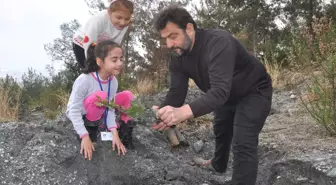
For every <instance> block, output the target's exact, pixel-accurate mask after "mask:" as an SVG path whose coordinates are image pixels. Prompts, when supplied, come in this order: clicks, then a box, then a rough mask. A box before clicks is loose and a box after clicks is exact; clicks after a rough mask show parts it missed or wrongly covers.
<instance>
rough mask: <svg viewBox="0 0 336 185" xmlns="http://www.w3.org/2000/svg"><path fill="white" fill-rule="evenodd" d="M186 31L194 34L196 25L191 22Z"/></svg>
mask: <svg viewBox="0 0 336 185" xmlns="http://www.w3.org/2000/svg"><path fill="white" fill-rule="evenodd" d="M186 32H187V33H188V35H192V34H194V32H195V28H194V25H193V24H191V23H188V24H187V27H186Z"/></svg>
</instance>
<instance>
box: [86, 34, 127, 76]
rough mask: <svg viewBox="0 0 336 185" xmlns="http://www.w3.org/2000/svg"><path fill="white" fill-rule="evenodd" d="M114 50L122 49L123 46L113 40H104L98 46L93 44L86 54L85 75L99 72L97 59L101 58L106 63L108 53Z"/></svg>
mask: <svg viewBox="0 0 336 185" xmlns="http://www.w3.org/2000/svg"><path fill="white" fill-rule="evenodd" d="M114 48H121V46H120V45H119V44H117V43H116V42H114V41H112V40H103V41H100V42H98V43H97V44H95V43H92V44H91V45H90V46H89V48H88V50H87V52H86V56H87V58H86V60H85V68H84V70H83V73H85V74H88V73H91V72H96V71H98V69H99V66H98V65H97V61H96V59H97V58H99V59H101V60H102V61H104V59H105V58H106V57H107V55H108V53H109V52H110V51H111V50H112V49H114Z"/></svg>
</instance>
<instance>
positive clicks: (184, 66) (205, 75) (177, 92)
mask: <svg viewBox="0 0 336 185" xmlns="http://www.w3.org/2000/svg"><path fill="white" fill-rule="evenodd" d="M154 27H155V29H156V30H157V31H158V32H160V35H161V37H162V38H164V39H165V40H166V44H167V47H168V48H170V49H171V50H172V53H173V55H172V56H171V58H170V62H169V71H170V76H171V84H170V88H169V91H168V93H167V95H166V98H165V100H164V102H163V104H162V105H161V106H160V107H158V106H153V108H154V109H157V116H158V117H159V118H160V119H161V120H162V122H161V123H159V124H154V125H153V126H152V128H153V129H156V130H165V129H167V128H169V127H171V126H174V125H176V124H179V123H181V122H182V121H184V120H187V119H189V118H192V117H194V118H196V117H199V116H202V115H205V114H208V113H211V112H213V111H214V114H215V118H214V122H213V128H214V134H215V137H216V149H215V155H214V158H213V159H212V160H208V161H207V162H205V163H204V164H202V165H204V166H205V167H209V168H211V169H214V170H215V171H217V172H225V171H226V169H227V163H228V159H229V153H230V148H231V144H232V153H233V161H234V162H233V176H232V183H233V184H241V185H253V184H255V182H256V177H257V171H258V154H257V152H258V149H257V147H258V143H259V141H258V140H259V133H260V131H261V129H262V128H263V125H264V123H265V120H266V118H267V116H268V114H269V111H270V108H271V103H272V80H271V78H270V75H269V74H268V73H267V72H266V69H265V67H264V65H263V64H262V63H261V62H260V61H258V59H257V58H256V57H254V56H253V55H252V54H250V53H249V52H248V51H247V50H246V48H245V47H244V46H243V45H242V44H241V43H240V42H239V41H238V40H237V39H235V38H234V37H233V36H232V35H231V34H230V33H228V32H226V31H224V30H219V29H201V28H197V25H196V23H195V21H194V20H193V18H192V17H191V16H190V14H189V13H188V12H187V11H186V10H185V9H184V8H181V7H178V6H170V7H168V8H166V9H165V10H163V11H161V12H160V13H159V14H158V15H157V18H156V19H155V21H154ZM189 78H191V79H193V80H194V81H195V83H196V84H197V86H198V87H199V88H200V89H201V90H202V91H204V92H205V95H203V96H202V97H200V98H199V99H197V100H195V101H194V102H192V103H190V104H185V105H183V104H184V101H185V97H186V94H187V91H188V79H189Z"/></svg>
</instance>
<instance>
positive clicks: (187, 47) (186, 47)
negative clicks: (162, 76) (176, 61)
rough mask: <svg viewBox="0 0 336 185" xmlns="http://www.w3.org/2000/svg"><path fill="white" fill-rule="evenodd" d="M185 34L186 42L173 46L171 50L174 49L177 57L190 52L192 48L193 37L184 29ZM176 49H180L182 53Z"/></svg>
mask: <svg viewBox="0 0 336 185" xmlns="http://www.w3.org/2000/svg"><path fill="white" fill-rule="evenodd" d="M183 34H184V44H183V46H182V47H179V46H177V47H172V48H171V50H172V55H173V56H175V57H180V56H182V55H184V54H186V53H188V52H189V51H190V49H191V45H192V42H191V39H190V37H189V36H188V34H187V33H186V32H185V31H183ZM175 49H180V53H178V52H177V51H175Z"/></svg>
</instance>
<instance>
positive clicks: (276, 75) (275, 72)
mask: <svg viewBox="0 0 336 185" xmlns="http://www.w3.org/2000/svg"><path fill="white" fill-rule="evenodd" d="M264 65H265V67H266V70H267V72H268V73H269V74H270V75H271V78H272V81H273V82H272V83H273V87H275V88H277V87H279V86H281V85H282V84H283V83H281V82H282V81H281V66H280V64H277V63H272V64H271V63H270V62H268V61H265V62H264Z"/></svg>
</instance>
